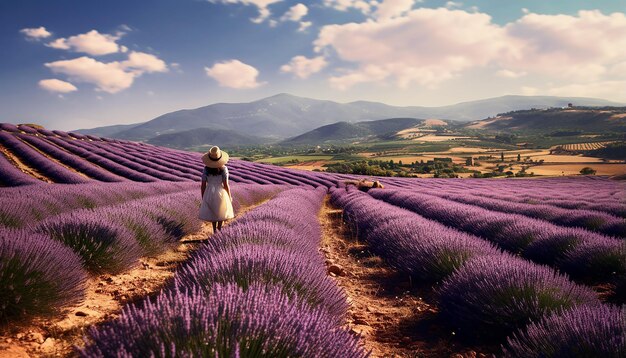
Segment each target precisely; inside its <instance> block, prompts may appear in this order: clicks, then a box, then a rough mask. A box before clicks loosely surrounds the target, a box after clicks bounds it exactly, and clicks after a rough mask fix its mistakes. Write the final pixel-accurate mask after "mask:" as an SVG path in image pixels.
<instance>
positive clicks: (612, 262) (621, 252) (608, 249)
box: [558, 238, 626, 283]
mask: <svg viewBox="0 0 626 358" xmlns="http://www.w3.org/2000/svg"><path fill="white" fill-rule="evenodd" d="M558 266H559V267H560V268H561V269H562V270H563V271H565V272H567V273H568V274H570V275H571V276H572V277H574V278H576V279H580V280H584V281H588V282H592V283H596V282H608V281H611V280H612V279H613V278H616V277H618V276H621V275H624V274H626V241H624V240H616V239H609V238H604V239H593V240H584V241H583V242H581V244H580V245H578V246H577V247H576V248H574V249H572V250H570V251H568V252H567V253H566V254H565V257H564V258H563V259H562V260H561V261H559V263H558Z"/></svg>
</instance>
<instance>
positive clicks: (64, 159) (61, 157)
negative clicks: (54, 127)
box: [17, 134, 126, 182]
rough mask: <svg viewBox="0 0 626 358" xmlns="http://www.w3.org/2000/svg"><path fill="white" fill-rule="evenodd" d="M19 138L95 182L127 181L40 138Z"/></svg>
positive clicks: (29, 136) (21, 136)
mask: <svg viewBox="0 0 626 358" xmlns="http://www.w3.org/2000/svg"><path fill="white" fill-rule="evenodd" d="M17 137H18V138H20V139H22V140H23V141H26V142H28V144H30V145H32V146H33V147H35V148H37V149H39V150H40V151H42V152H43V153H46V155H47V156H49V157H51V158H53V159H55V160H58V161H59V162H61V163H63V164H65V165H67V166H68V167H70V168H72V169H74V170H77V171H79V172H81V173H83V174H85V175H87V176H89V177H90V178H93V179H95V180H98V181H103V182H120V181H125V180H126V179H125V178H122V177H120V176H117V175H115V174H112V173H110V172H108V171H106V170H103V169H102V168H99V167H98V166H96V165H93V164H92V163H89V162H87V161H85V160H84V159H82V158H81V157H78V156H76V155H73V154H71V153H69V152H67V151H64V150H62V149H61V148H59V147H57V146H55V145H52V144H50V143H48V142H46V141H44V140H43V139H41V138H40V137H36V136H31V135H23V134H18V135H17Z"/></svg>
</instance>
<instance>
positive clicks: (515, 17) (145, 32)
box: [0, 0, 626, 130]
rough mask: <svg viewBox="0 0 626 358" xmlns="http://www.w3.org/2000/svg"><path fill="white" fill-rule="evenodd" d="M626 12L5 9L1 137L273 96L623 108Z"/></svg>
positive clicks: (258, 3)
mask: <svg viewBox="0 0 626 358" xmlns="http://www.w3.org/2000/svg"><path fill="white" fill-rule="evenodd" d="M625 13H626V1H621V0H620V1H607V0H605V1H575V0H569V1H545V0H526V1H524V0H520V1H502V0H491V1H487V0H482V1H479V0H474V1H457V2H454V1H433V0H423V1H412V0H372V1H362V0H319V1H289V0H282V1H281V0H212V1H200V0H156V1H118V0H107V1H99V2H96V1H79V0H76V1H68V0H57V1H43V0H41V1H34V0H20V1H3V2H1V3H0V46H2V48H3V56H1V57H0V121H4V122H12V123H39V124H42V125H44V126H46V127H48V128H55V129H56V128H58V129H66V130H67V129H76V128H87V127H95V126H101V125H110V124H121V123H135V122H141V121H146V120H149V119H152V118H154V117H156V116H158V115H160V114H163V113H166V112H169V111H174V110H178V109H182V108H195V107H199V106H203V105H207V104H211V103H215V102H244V101H251V100H255V99H259V98H263V97H266V96H271V95H273V94H276V93H281V92H287V93H292V94H295V95H300V96H306V97H313V98H320V99H331V100H336V101H339V102H349V101H353V100H371V101H380V102H385V103H389V104H394V105H424V106H436V105H445V104H452V103H457V102H462V101H467V100H474V99H480V98H487V97H495V96H501V95H505V94H526V95H564V96H587V97H599V98H606V99H611V100H615V101H620V102H624V103H626V15H625Z"/></svg>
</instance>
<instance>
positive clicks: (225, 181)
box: [222, 179, 233, 201]
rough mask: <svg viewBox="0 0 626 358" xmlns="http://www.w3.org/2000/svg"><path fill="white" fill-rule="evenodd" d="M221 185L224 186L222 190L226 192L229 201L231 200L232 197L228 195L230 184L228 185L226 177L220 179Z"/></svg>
mask: <svg viewBox="0 0 626 358" xmlns="http://www.w3.org/2000/svg"><path fill="white" fill-rule="evenodd" d="M222 185H223V186H224V190H226V192H227V193H228V197H229V198H230V201H233V197H232V195H230V185H228V179H226V180H222Z"/></svg>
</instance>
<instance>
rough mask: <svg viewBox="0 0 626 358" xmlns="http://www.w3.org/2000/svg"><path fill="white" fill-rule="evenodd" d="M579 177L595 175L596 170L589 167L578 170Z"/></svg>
mask: <svg viewBox="0 0 626 358" xmlns="http://www.w3.org/2000/svg"><path fill="white" fill-rule="evenodd" d="M580 174H581V175H596V170H595V169H593V168H591V167H584V168H582V169H581V170H580Z"/></svg>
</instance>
